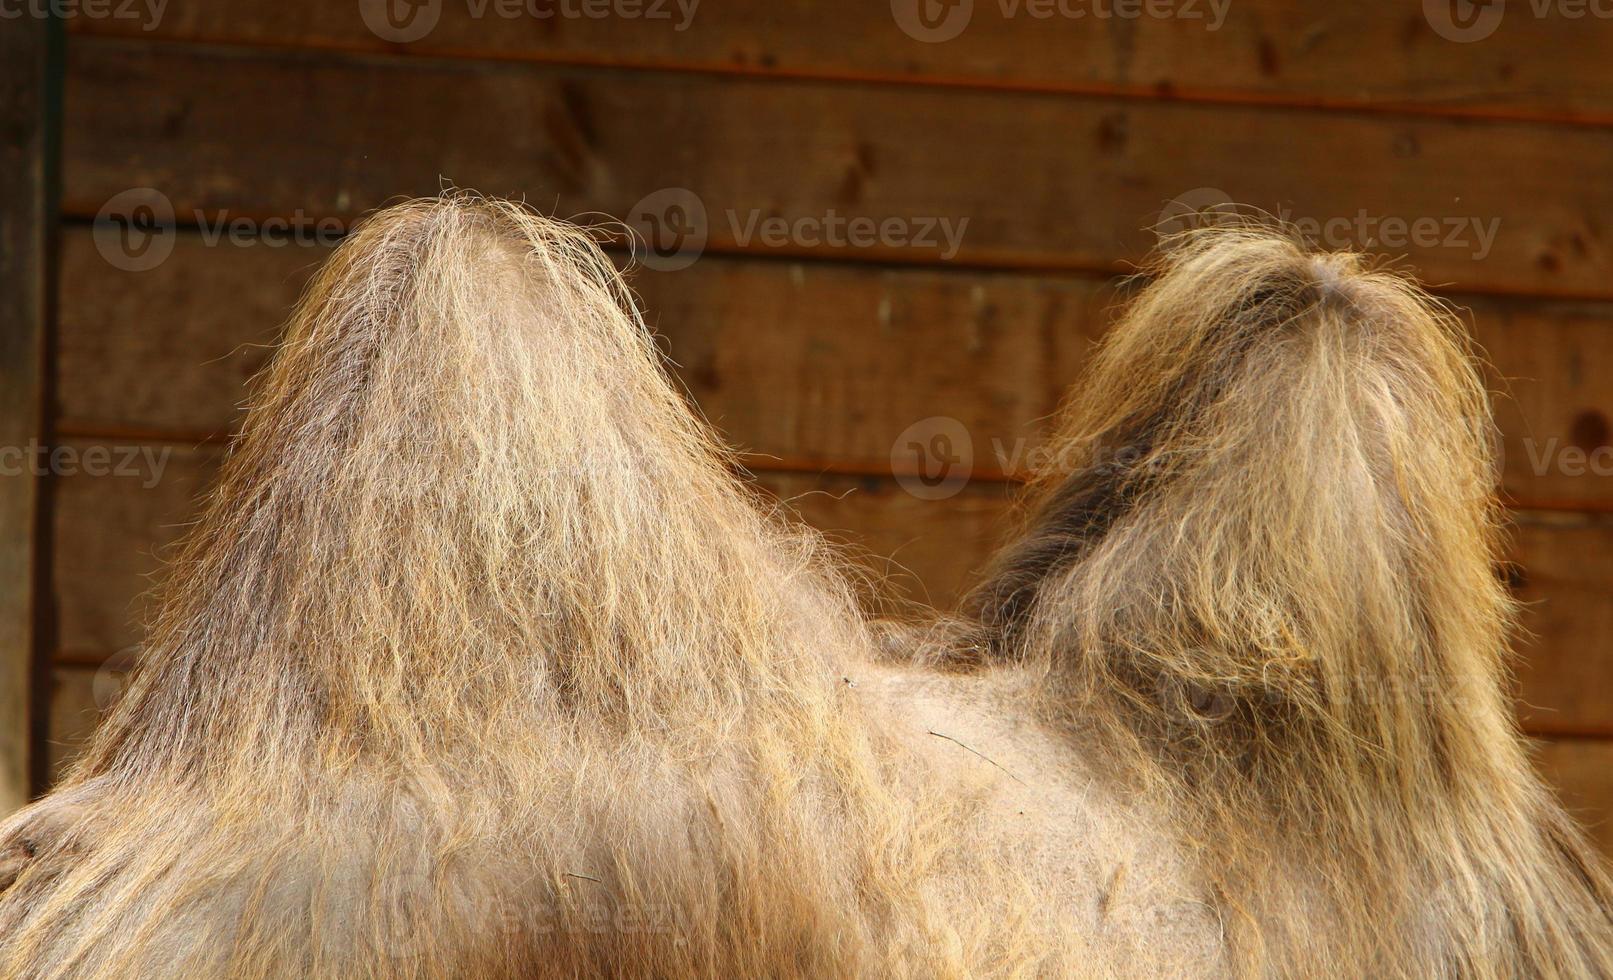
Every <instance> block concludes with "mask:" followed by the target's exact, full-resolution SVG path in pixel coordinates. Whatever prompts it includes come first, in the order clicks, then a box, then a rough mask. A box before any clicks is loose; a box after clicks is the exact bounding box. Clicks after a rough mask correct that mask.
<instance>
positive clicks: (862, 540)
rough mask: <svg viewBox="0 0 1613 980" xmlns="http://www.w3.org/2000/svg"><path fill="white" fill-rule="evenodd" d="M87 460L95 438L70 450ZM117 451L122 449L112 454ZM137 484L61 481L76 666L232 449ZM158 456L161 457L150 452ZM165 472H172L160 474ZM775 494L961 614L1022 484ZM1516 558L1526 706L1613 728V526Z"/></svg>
mask: <svg viewBox="0 0 1613 980" xmlns="http://www.w3.org/2000/svg"><path fill="white" fill-rule="evenodd" d="M68 445H69V447H71V448H73V449H74V450H75V451H76V452H77V453H78V454H79V455H78V457H76V458H81V459H87V458H88V457H87V455H86V454H87V453H88V451H89V449H90V448H91V445H92V444H87V443H83V442H81V441H74V442H71V443H69V444H68ZM107 448H109V449H111V450H113V451H114V455H116V451H117V450H119V449H121V448H122V447H118V446H109V447H107ZM135 448H138V449H140V450H141V451H142V453H143V454H142V455H141V456H139V457H137V458H135V459H134V460H133V461H132V463H131V464H130V465H131V466H132V467H133V469H132V471H131V472H130V473H128V474H127V475H124V476H119V475H116V474H115V473H114V474H110V475H103V476H91V475H89V474H87V473H78V474H75V475H71V476H67V477H65V478H63V479H62V480H61V481H60V484H61V486H60V492H59V504H58V507H57V511H56V541H57V556H58V559H57V562H56V565H55V568H54V574H55V588H56V593H57V595H56V601H57V605H58V608H59V609H60V614H61V645H62V647H61V648H62V659H64V660H68V661H72V662H78V663H97V662H99V661H101V660H103V659H105V658H106V657H108V656H110V655H112V654H114V653H116V652H118V651H122V650H126V649H127V648H129V647H131V646H133V645H134V644H137V643H138V642H139V639H140V629H139V626H138V624H139V623H140V622H141V621H142V620H143V619H144V612H145V610H144V608H143V606H142V604H141V601H140V598H141V596H142V594H143V593H144V592H145V591H146V590H147V589H148V588H149V586H150V584H151V576H152V575H153V574H154V573H155V572H157V571H158V569H159V568H160V564H161V563H160V560H159V559H160V556H161V555H162V554H163V553H164V552H165V551H166V550H167V549H168V547H169V546H170V545H171V544H172V543H173V542H174V541H175V540H176V539H177V538H178V536H179V535H180V534H181V533H183V531H184V529H185V527H186V525H187V524H188V522H189V521H190V520H192V519H193V515H194V511H195V501H196V500H197V498H198V496H199V494H200V492H201V490H202V489H203V488H204V487H205V485H206V483H207V481H208V480H209V479H210V478H211V474H212V472H213V470H214V468H215V467H216V463H217V459H218V457H219V451H218V450H217V449H216V448H213V447H204V448H201V449H193V448H187V447H183V446H178V447H175V446H166V445H161V444H143V445H140V446H137V447H135ZM146 454H149V455H146ZM159 474H160V478H158V476H159ZM758 479H759V481H760V483H761V485H762V487H763V488H764V489H766V490H768V491H769V492H771V493H773V494H775V495H776V496H778V497H781V498H783V499H785V500H786V501H788V502H789V504H790V506H791V507H792V508H793V509H794V510H795V511H796V512H797V513H799V514H800V515H801V516H802V517H804V518H805V519H806V520H807V521H808V522H810V523H812V524H814V525H815V526H817V527H819V528H822V529H824V530H826V531H828V532H829V534H830V536H831V538H833V539H835V540H838V541H840V542H843V543H845V544H848V545H850V546H851V551H850V553H851V554H852V555H853V556H854V557H856V558H858V559H859V560H860V561H861V564H862V566H863V567H864V568H867V569H869V570H870V573H871V575H872V576H873V577H874V579H876V580H879V581H882V582H883V583H884V588H885V589H886V591H888V592H894V593H896V594H900V595H905V596H906V597H909V598H913V599H918V600H924V601H928V602H930V603H933V604H936V605H939V606H942V607H945V606H949V605H950V604H951V603H952V602H953V601H955V599H956V598H957V597H958V596H959V594H960V593H961V592H962V591H963V590H964V589H965V588H966V587H967V586H968V584H969V583H970V582H971V581H972V580H973V578H974V575H975V574H976V573H977V572H978V571H979V570H980V569H981V568H982V567H983V566H984V564H985V563H986V561H987V560H988V558H989V556H990V553H991V549H992V547H993V546H994V545H995V544H996V543H998V541H999V539H1000V536H1001V535H1002V534H1003V533H1004V531H1005V530H1006V514H1007V509H1008V506H1009V493H1010V489H1009V487H1008V486H1007V485H1006V484H1002V483H996V482H990V481H981V482H976V483H973V484H970V485H969V486H968V487H966V488H965V489H964V490H963V492H962V493H959V494H957V495H955V496H952V497H950V498H947V499H944V500H926V499H922V498H920V497H916V496H914V495H912V494H910V493H908V492H907V491H906V490H904V489H902V487H901V486H900V485H899V484H898V483H897V482H896V481H894V480H891V479H888V478H874V477H846V476H835V475H823V476H809V475H805V474H787V473H761V474H759V475H758ZM1516 537H1517V540H1516V544H1515V549H1516V552H1515V558H1516V561H1517V562H1518V564H1519V566H1520V570H1519V571H1518V573H1517V575H1518V579H1519V581H1520V582H1521V588H1520V594H1521V597H1522V598H1523V599H1524V600H1525V602H1526V603H1528V605H1527V606H1526V607H1525V615H1524V627H1525V629H1526V630H1527V631H1528V634H1529V637H1528V638H1525V639H1524V640H1522V641H1520V644H1519V654H1520V656H1519V666H1518V677H1519V696H1520V699H1521V707H1520V712H1521V714H1522V717H1523V720H1524V722H1525V724H1526V725H1527V727H1528V728H1529V729H1530V730H1532V731H1536V732H1541V733H1548V734H1550V733H1585V732H1598V733H1613V713H1610V710H1609V705H1608V703H1607V701H1606V699H1605V698H1603V697H1601V696H1600V692H1601V690H1602V688H1603V686H1604V685H1605V683H1606V678H1607V677H1608V676H1613V651H1609V649H1608V648H1607V645H1606V643H1605V641H1604V638H1605V637H1607V636H1609V635H1613V587H1610V586H1609V585H1608V584H1607V583H1609V582H1613V569H1610V568H1609V567H1608V566H1609V561H1610V559H1609V557H1608V556H1609V555H1613V521H1607V520H1604V519H1597V518H1592V517H1586V516H1580V515H1561V514H1538V513H1529V514H1524V515H1521V516H1520V517H1519V528H1518V531H1517V535H1516Z"/></svg>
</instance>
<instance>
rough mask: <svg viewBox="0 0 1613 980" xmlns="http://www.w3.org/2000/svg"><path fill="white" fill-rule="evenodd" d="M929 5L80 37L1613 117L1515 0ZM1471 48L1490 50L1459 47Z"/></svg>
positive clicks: (263, 15)
mask: <svg viewBox="0 0 1613 980" xmlns="http://www.w3.org/2000/svg"><path fill="white" fill-rule="evenodd" d="M919 2H920V0H901V2H899V3H898V4H895V5H893V4H888V3H883V2H880V3H869V2H866V0H765V2H763V0H752V2H748V3H745V2H723V3H718V2H706V3H701V2H698V0H681V2H680V0H616V2H613V3H609V4H606V3H592V2H590V3H583V2H575V0H561V2H552V0H538V2H521V3H517V4H512V3H508V2H499V0H491V2H482V0H447V2H446V3H438V4H435V5H422V8H423V9H422V11H421V15H420V16H419V17H418V18H411V19H403V18H397V19H394V20H392V21H388V20H386V19H384V11H385V6H386V3H385V0H376V2H364V3H356V2H347V3H321V2H316V0H302V2H287V0H237V2H232V3H230V4H227V5H225V4H219V3H216V2H211V0H168V3H167V4H166V6H165V8H164V9H163V11H162V16H160V17H157V16H154V15H153V14H152V13H151V10H152V7H151V5H149V4H148V5H146V6H144V7H138V6H135V7H129V8H127V16H122V17H109V18H96V19H90V18H79V19H77V20H76V21H75V22H74V27H75V29H77V30H79V31H81V32H82V33H85V34H103V35H120V36H124V37H134V38H163V39H172V40H188V41H206V42H224V43H234V44H255V45H283V46H301V47H315V48H331V49H341V50H348V51H398V52H405V53H409V54H418V55H424V56H434V57H443V56H450V57H478V58H496V59H526V60H535V61H558V62H570V63H584V64H588V63H591V64H627V65H640V66H659V67H669V68H686V69H695V70H704V71H725V72H742V73H773V74H785V75H806V76H814V77H828V78H859V79H863V78H872V79H892V80H911V81H920V82H931V83H939V84H971V85H988V86H1004V87H1017V88H1029V89H1061V90H1070V91H1081V92H1093V91H1096V92H1124V93H1135V94H1145V95H1151V96H1156V97H1158V96H1165V97H1174V98H1188V99H1191V98H1200V99H1224V100H1248V101H1271V102H1283V103H1291V104H1303V105H1322V106H1347V107H1385V108H1395V107H1406V108H1413V109H1421V110H1424V111H1437V112H1445V113H1467V114H1511V115H1540V116H1548V117H1563V118H1578V119H1586V120H1594V119H1599V118H1606V117H1607V116H1608V115H1609V114H1613V86H1610V84H1609V82H1608V78H1607V74H1606V71H1605V63H1606V60H1607V56H1608V53H1609V48H1608V41H1607V40H1606V39H1607V37H1608V29H1607V28H1608V26H1609V25H1607V24H1605V23H1604V22H1603V21H1602V20H1601V19H1600V18H1598V17H1597V16H1596V15H1595V13H1594V11H1595V10H1596V9H1598V8H1595V7H1594V6H1589V7H1588V6H1586V5H1583V4H1580V5H1575V4H1549V5H1546V6H1545V7H1544V8H1543V11H1542V12H1538V13H1537V10H1536V7H1535V6H1533V5H1529V6H1525V5H1524V4H1521V3H1519V4H1514V5H1512V6H1511V7H1510V8H1506V9H1505V15H1504V16H1500V12H1501V5H1500V4H1496V5H1495V7H1496V10H1497V16H1496V18H1495V22H1494V23H1493V24H1492V23H1490V21H1489V20H1488V18H1489V16H1490V14H1488V13H1484V12H1482V9H1481V12H1480V14H1479V16H1478V17H1477V18H1475V20H1474V22H1473V24H1472V25H1471V28H1470V29H1465V25H1464V24H1463V23H1462V22H1460V21H1458V20H1456V19H1454V16H1451V17H1447V16H1444V11H1443V10H1442V9H1441V8H1440V7H1439V6H1437V5H1434V6H1427V5H1420V4H1416V3H1410V4H1392V3H1352V4H1342V3H1335V4H1314V3H1293V2H1292V0H1235V2H1229V0H1168V2H1163V3H1161V2H1152V3H1149V4H1147V5H1145V4H1143V3H1141V2H1131V0H1062V2H1061V3H1058V4H1050V3H1045V2H1038V0H1017V2H1012V0H1003V2H998V0H979V2H975V3H967V2H966V3H963V4H948V5H944V6H943V5H937V7H938V10H939V12H940V13H941V14H943V15H944V18H945V19H940V20H938V21H936V22H935V27H936V30H935V31H934V32H933V33H932V32H931V31H929V30H927V29H926V28H925V26H924V22H922V21H919V20H918V19H917V18H916V15H917V12H918V8H919ZM1425 8H1426V12H1425ZM1449 9H1450V10H1453V11H1455V10H1458V9H1459V8H1457V7H1455V6H1454V5H1453V6H1451V7H1450V8H1449ZM1576 9H1578V10H1580V11H1581V12H1580V13H1579V14H1578V15H1576V14H1575V13H1574V11H1575V10H1576ZM377 15H382V16H377ZM898 15H900V17H901V18H903V19H902V20H899V19H898ZM372 25H373V26H372ZM954 27H955V28H956V31H955V32H954ZM1442 32H1443V33H1442ZM949 35H952V36H949ZM1470 36H1471V37H1475V38H1477V40H1476V41H1475V42H1472V43H1467V42H1463V41H1462V40H1459V38H1462V37H1470ZM942 37H945V38H946V40H937V41H931V40H927V39H928V38H942Z"/></svg>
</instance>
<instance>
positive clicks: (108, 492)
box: [53, 440, 1010, 664]
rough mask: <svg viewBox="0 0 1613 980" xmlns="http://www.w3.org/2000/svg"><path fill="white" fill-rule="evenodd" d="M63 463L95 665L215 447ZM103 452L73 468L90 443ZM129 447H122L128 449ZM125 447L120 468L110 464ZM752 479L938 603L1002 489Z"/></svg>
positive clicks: (83, 636) (130, 610)
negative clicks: (91, 467)
mask: <svg viewBox="0 0 1613 980" xmlns="http://www.w3.org/2000/svg"><path fill="white" fill-rule="evenodd" d="M65 446H66V448H67V449H68V450H70V451H71V452H72V454H73V455H72V456H71V458H72V459H73V460H75V463H74V467H73V468H74V472H71V473H69V474H67V475H64V477H63V478H62V479H61V480H60V481H59V483H60V491H59V495H58V506H57V508H56V515H55V518H56V524H55V532H56V541H57V547H56V553H57V561H56V563H55V566H54V568H53V573H54V577H55V590H56V601H57V606H58V609H59V612H60V617H61V625H60V639H61V654H60V657H59V659H61V660H63V661H66V662H71V663H78V664H96V663H100V662H101V661H103V660H105V659H107V658H108V657H111V656H114V655H117V654H120V653H124V654H126V653H128V652H129V651H130V650H132V648H133V647H135V646H136V645H137V644H138V643H139V642H140V639H141V635H142V628H141V624H143V623H144V622H146V621H148V620H149V608H148V605H147V598H148V593H149V591H150V589H151V587H152V585H153V584H154V581H155V577H156V576H157V575H158V574H160V572H161V570H162V567H163V564H164V558H165V556H167V555H169V554H170V553H171V551H172V548H173V546H174V544H175V543H176V542H177V541H178V540H179V538H180V537H181V536H182V535H183V534H184V532H185V531H186V530H187V528H188V527H189V526H190V524H191V523H192V522H193V521H194V519H195V517H196V514H197V511H198V509H199V507H198V502H199V500H200V499H201V497H202V495H203V493H204V492H205V490H206V488H207V487H208V485H209V483H210V481H211V480H212V479H213V477H214V475H215V474H216V472H217V468H218V464H219V462H220V461H221V458H222V451H221V450H219V449H218V448H216V447H212V446H204V447H200V448H197V447H192V446H184V445H179V446H175V445H167V444H160V443H132V442H130V443H124V444H116V443H109V442H98V443H97V442H86V441H84V440H70V441H68V442H66V443H65ZM96 449H101V450H105V451H106V454H107V456H108V458H109V459H110V460H112V461H114V462H113V463H112V466H111V472H104V471H105V470H107V469H108V467H105V466H103V467H100V470H102V471H103V472H100V473H99V475H97V474H95V473H92V472H90V471H88V467H87V466H84V467H83V468H82V469H81V468H80V463H79V462H77V461H80V460H82V461H85V462H87V461H88V460H89V458H90V453H91V452H92V451H93V450H96ZM131 450H132V451H134V455H129V453H130V451H131ZM125 456H128V460H127V465H128V472H119V471H118V470H117V468H116V467H117V462H116V461H118V460H122V459H124V457H125ZM756 481H757V483H758V485H759V486H760V487H761V488H762V489H763V490H765V491H767V492H768V493H770V494H772V495H773V496H774V497H775V498H777V499H780V500H782V501H783V502H784V503H785V505H786V506H787V508H788V509H789V510H790V511H792V512H793V513H794V514H796V515H797V516H798V517H800V518H801V519H804V520H806V521H807V522H809V523H811V524H813V525H815V526H817V527H819V528H820V529H822V530H823V531H825V532H826V534H827V536H828V538H829V539H830V541H831V542H834V543H836V544H838V545H839V546H841V550H842V551H843V552H844V553H845V555H846V556H847V557H848V558H849V559H851V560H853V561H856V562H858V563H860V565H861V567H862V568H863V569H864V573H865V574H866V575H867V576H868V577H869V579H870V581H871V582H872V583H876V584H877V585H878V586H879V588H880V590H881V591H883V592H884V593H886V594H887V595H893V596H897V597H905V598H908V599H914V600H919V601H925V602H929V603H933V604H936V605H940V606H943V607H944V606H948V605H950V604H951V603H952V602H953V601H954V600H955V599H956V598H957V597H958V595H959V594H960V593H961V592H962V591H963V590H964V589H965V588H966V587H967V586H968V584H969V582H970V581H971V579H972V576H973V575H974V573H975V572H976V571H977V570H978V568H979V566H980V565H981V564H982V563H983V562H984V560H985V559H986V557H987V556H989V554H990V552H991V550H992V547H993V545H994V544H995V541H996V536H997V535H998V534H1000V533H1001V531H1002V528H1003V525H1004V514H1005V512H1006V510H1007V507H1008V505H1009V491H1010V488H1009V487H1008V486H1007V485H1006V484H1003V483H999V482H981V483H978V484H974V485H971V486H968V487H964V488H962V490H961V492H959V493H957V494H955V495H953V496H950V497H948V498H946V499H941V500H929V499H921V498H919V497H916V496H913V495H912V494H909V493H908V492H906V491H905V490H903V489H902V488H901V486H900V485H899V484H898V483H896V482H895V481H894V480H889V479H885V480H880V479H875V478H865V477H843V476H834V475H823V476H813V475H809V474H800V473H766V472H763V473H758V474H756Z"/></svg>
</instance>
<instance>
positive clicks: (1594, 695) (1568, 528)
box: [1515, 514, 1613, 735]
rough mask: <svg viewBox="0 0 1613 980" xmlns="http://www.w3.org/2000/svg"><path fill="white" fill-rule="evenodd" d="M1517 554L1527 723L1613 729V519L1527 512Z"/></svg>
mask: <svg viewBox="0 0 1613 980" xmlns="http://www.w3.org/2000/svg"><path fill="white" fill-rule="evenodd" d="M1515 558H1516V560H1517V562H1518V564H1519V565H1520V566H1521V573H1520V574H1521V588H1520V589H1519V592H1518V594H1519V598H1520V599H1522V600H1523V601H1524V602H1525V603H1527V604H1528V605H1526V606H1525V608H1524V616H1523V626H1524V630H1525V631H1526V632H1525V635H1524V636H1523V637H1521V638H1520V640H1519V643H1518V664H1517V674H1518V683H1519V688H1520V692H1521V694H1520V697H1521V700H1522V703H1523V718H1524V723H1525V724H1526V725H1527V726H1528V727H1529V728H1530V729H1531V730H1533V731H1537V732H1543V733H1553V732H1568V733H1594V734H1603V735H1613V696H1610V689H1609V679H1610V678H1613V521H1610V520H1608V519H1607V518H1605V517H1596V518H1592V517H1585V516H1578V515H1568V514H1558V515H1546V514H1534V515H1529V520H1528V521H1526V522H1520V526H1519V528H1518V533H1517V535H1516V544H1515Z"/></svg>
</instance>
